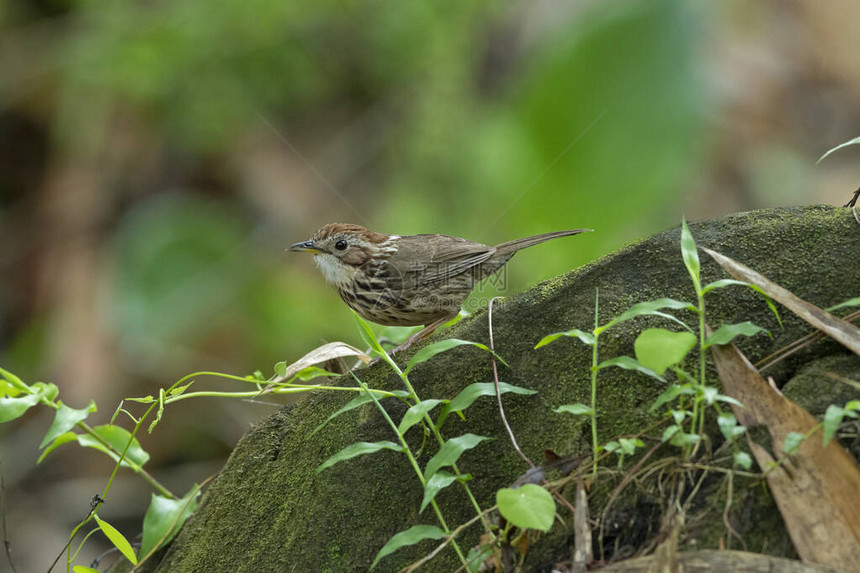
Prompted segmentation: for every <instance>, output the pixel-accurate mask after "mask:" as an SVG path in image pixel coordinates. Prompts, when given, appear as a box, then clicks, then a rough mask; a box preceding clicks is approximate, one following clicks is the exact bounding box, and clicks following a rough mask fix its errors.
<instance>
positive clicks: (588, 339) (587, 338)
mask: <svg viewBox="0 0 860 573" xmlns="http://www.w3.org/2000/svg"><path fill="white" fill-rule="evenodd" d="M562 336H571V337H575V338H578V339H580V340H581V341H582V342H584V343H585V344H587V345H589V346H594V335H593V334H591V333H588V332H583V331H581V330H579V329H578V328H574V329H572V330H568V331H567V332H556V333H555V334H549V335H547V336H544V337H543V338H541V341H540V342H538V343H537V345H535V350H537V349H538V348H540V347H541V346H546V345H547V344H549V343H550V342H554V341H556V340H558V339H559V338H561V337H562Z"/></svg>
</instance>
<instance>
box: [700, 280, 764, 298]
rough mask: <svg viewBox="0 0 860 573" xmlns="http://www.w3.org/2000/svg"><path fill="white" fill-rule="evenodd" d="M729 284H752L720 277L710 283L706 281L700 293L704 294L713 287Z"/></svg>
mask: <svg viewBox="0 0 860 573" xmlns="http://www.w3.org/2000/svg"><path fill="white" fill-rule="evenodd" d="M731 285H740V286H747V287H748V286H752V285H750V283H748V282H744V281H738V280H735V279H720V280H718V281H714V282H712V283H708V284H707V285H705V286H704V287H703V288H702V295H706V294H708V293H709V292H711V291H712V290H714V289H718V288H723V287H727V286H731Z"/></svg>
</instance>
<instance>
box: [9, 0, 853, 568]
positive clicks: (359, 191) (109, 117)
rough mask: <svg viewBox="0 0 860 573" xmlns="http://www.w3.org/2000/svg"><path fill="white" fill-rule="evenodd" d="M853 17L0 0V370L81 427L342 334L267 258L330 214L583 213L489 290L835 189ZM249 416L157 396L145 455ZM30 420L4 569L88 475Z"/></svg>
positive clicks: (228, 440)
mask: <svg viewBox="0 0 860 573" xmlns="http://www.w3.org/2000/svg"><path fill="white" fill-rule="evenodd" d="M858 24H860V4H858V3H857V2H856V1H852V0H832V1H831V2H828V3H812V2H800V1H793V2H783V1H776V0H770V1H762V2H755V3H752V2H742V1H740V0H728V1H725V2H707V1H704V0H698V1H688V2H684V1H673V0H648V1H644V0H642V1H630V0H624V1H618V2H597V1H571V2H538V3H528V4H526V3H522V4H521V3H511V2H486V1H484V2H466V3H464V2H453V1H438V2H432V3H430V2H388V3H381V2H348V1H337V2H335V1H330V0H325V1H316V2H276V1H273V0H249V1H247V2H226V1H215V2H192V1H190V0H173V1H171V2H139V1H127V2H102V1H99V0H90V1H88V2H68V1H66V2H64V1H62V0H4V2H3V3H2V4H0V365H2V366H3V367H4V368H6V369H8V370H11V371H12V372H15V373H17V374H18V375H19V376H21V377H22V378H24V379H25V380H28V381H30V382H32V381H35V380H45V381H50V382H54V383H56V384H57V385H58V386H59V387H60V389H61V397H62V398H63V400H64V401H65V402H67V403H69V404H70V405H72V406H74V407H82V406H83V405H85V404H86V402H87V401H88V400H89V399H90V398H95V399H96V401H97V402H98V404H99V406H100V412H99V413H98V414H97V415H96V418H98V419H97V420H96V421H97V422H100V423H104V422H106V421H107V420H108V419H109V417H110V415H111V413H112V412H113V410H114V408H115V407H116V404H117V403H118V402H119V400H120V399H121V398H123V397H127V396H134V395H144V394H149V393H153V392H155V391H156V390H157V388H158V387H160V386H166V385H168V384H170V383H171V382H173V381H174V380H176V379H177V378H179V377H180V376H182V375H184V374H186V373H189V372H193V371H195V370H220V371H225V372H230V373H235V374H244V373H249V372H252V371H254V370H261V371H263V372H264V373H265V374H266V375H269V374H270V373H271V367H272V364H273V363H275V362H277V361H280V360H286V361H292V360H295V359H296V358H298V357H299V356H301V355H302V354H304V353H305V352H307V351H308V350H310V349H312V348H313V347H314V346H316V345H318V344H319V343H320V342H322V341H331V340H345V341H347V342H352V343H356V344H357V343H358V336H357V334H356V332H355V329H354V326H353V322H352V319H351V318H350V315H349V312H348V310H347V308H346V306H345V305H343V304H342V303H340V301H339V299H338V298H337V295H336V294H335V293H334V291H333V290H331V289H329V288H328V287H327V286H326V285H325V284H324V283H323V281H322V278H321V277H320V276H319V275H318V273H317V271H316V268H315V267H314V266H313V264H312V262H311V259H310V257H304V256H301V255H296V254H294V253H285V252H284V248H285V247H286V246H288V245H289V244H291V243H293V242H296V241H299V240H304V239H306V238H308V237H309V236H310V235H311V234H312V233H313V231H314V230H315V229H316V228H318V227H320V226H321V225H323V224H324V223H327V222H333V221H342V222H354V223H359V224H364V225H367V226H369V227H371V228H373V229H374V230H377V231H382V232H391V233H398V234H411V233H423V232H430V233H432V232H439V233H446V234H452V235H458V236H463V237H467V238H470V239H474V240H479V241H482V242H486V243H490V244H495V243H499V242H502V241H506V240H509V239H513V238H517V237H520V236H526V235H529V234H537V233H541V232H546V231H551V230H557V229H567V228H577V227H590V228H593V229H595V230H596V231H597V232H596V233H593V234H588V235H584V236H580V237H576V238H571V239H564V240H559V241H554V242H552V243H547V244H545V245H542V246H540V247H537V248H535V249H533V250H530V251H529V252H528V253H527V254H522V255H520V256H518V257H516V258H515V259H514V260H513V262H512V264H511V265H509V267H508V273H507V275H506V281H505V283H504V288H503V289H502V292H501V294H512V293H515V292H518V291H520V290H522V289H525V288H527V287H528V286H530V285H532V284H534V283H536V282H538V281H540V280H543V279H546V278H550V277H552V276H554V275H556V274H559V273H562V272H564V271H566V270H568V269H571V268H573V267H576V266H579V265H581V264H583V263H585V262H587V261H590V260H593V259H594V258H596V257H599V256H601V255H604V254H606V253H609V252H611V251H613V250H615V249H617V248H618V247H619V246H621V245H624V244H626V243H628V242H630V241H633V240H635V239H638V238H641V237H644V236H647V235H649V234H651V233H654V232H657V231H660V230H663V229H666V228H668V227H671V226H673V225H676V224H678V222H679V221H680V218H681V216H682V215H686V216H687V217H688V218H690V219H701V218H708V217H714V216H719V215H723V214H726V213H730V212H735V211H741V210H748V209H752V208H760V207H768V206H778V205H794V204H811V203H822V202H824V203H838V204H842V203H844V202H845V201H847V199H848V198H849V196H850V194H851V191H852V190H853V189H854V188H855V187H856V185H857V184H858V178H860V167H858V161H857V152H856V151H852V150H851V148H849V149H847V150H845V151H841V152H839V153H837V154H835V155H834V156H833V157H832V158H831V159H828V161H826V162H825V163H823V164H822V165H820V166H816V165H815V160H816V159H817V158H818V157H819V156H820V155H821V154H822V153H823V152H824V151H826V150H827V149H829V148H831V147H833V146H835V145H836V144H838V143H841V142H843V141H846V140H848V139H851V138H853V137H856V136H857V135H858V134H860V106H858V105H857V102H858V101H860V66H858V65H857V54H860V35H858V34H857V33H856V30H857V29H858ZM494 292H495V291H493V290H492V289H484V290H483V291H482V292H481V293H479V294H478V295H477V296H479V297H484V298H486V297H487V296H489V295H491V294H493V293H494ZM273 407H274V406H273V405H272V404H259V403H255V404H238V403H232V404H231V403H226V401H216V400H213V401H211V402H208V403H198V404H192V403H190V402H184V403H182V404H181V405H177V406H175V407H174V408H173V409H172V410H168V412H167V414H166V417H165V422H164V423H163V424H162V426H160V427H159V429H158V431H157V432H156V434H155V435H154V436H151V437H150V436H146V437H144V440H143V443H144V447H145V448H146V449H147V450H149V451H150V453H152V454H153V459H152V461H151V462H150V464H149V466H150V471H152V472H153V473H155V474H156V475H158V476H159V477H160V478H161V479H162V480H163V482H164V483H165V484H167V485H168V486H169V487H174V488H175V491H176V492H177V493H181V492H184V491H186V490H187V489H188V487H189V486H190V484H191V482H192V481H194V480H197V481H199V480H201V479H203V478H205V477H206V476H207V475H209V474H211V473H213V472H214V471H217V469H218V468H219V467H220V466H221V464H222V463H223V461H224V459H225V457H226V455H227V454H228V453H229V451H230V449H231V448H232V447H233V445H235V442H236V440H237V439H238V438H239V437H240V436H241V435H242V434H243V433H244V431H246V429H247V427H248V424H249V423H253V422H254V421H255V420H259V419H260V418H262V417H263V416H265V415H266V414H268V413H269V412H271V411H272V409H273ZM49 423H50V415H49V414H48V413H38V412H35V413H32V415H28V416H27V417H25V418H22V419H20V420H17V421H16V422H15V423H13V424H4V425H0V438H2V445H0V447H2V449H0V454H2V462H3V464H2V471H3V472H4V476H5V482H6V492H5V494H6V499H7V505H6V506H5V511H6V514H7V521H8V522H9V523H14V524H15V526H14V528H13V529H11V530H10V531H11V534H10V540H11V542H12V547H13V550H14V551H15V554H16V556H17V561H16V564H17V565H18V567H19V570H39V569H45V568H46V567H47V565H48V564H49V563H50V561H51V560H52V559H53V556H54V555H53V552H54V548H56V551H59V549H60V548H61V547H62V545H63V543H64V542H65V538H66V536H67V534H68V530H69V527H70V526H71V525H72V524H74V523H75V522H76V521H77V520H78V519H79V518H80V517H82V516H83V515H85V513H86V510H87V508H88V503H89V499H90V497H91V496H92V495H93V494H94V493H96V492H97V491H99V490H100V489H101V487H103V484H104V480H105V478H106V475H107V471H108V470H109V464H107V463H106V462H104V463H103V462H102V460H100V459H99V457H98V455H97V454H96V453H93V452H89V451H87V452H80V451H77V450H73V448H72V446H67V447H66V449H67V451H62V450H58V451H57V452H56V453H54V454H52V456H51V457H49V458H48V459H47V461H46V462H44V463H43V464H42V465H41V466H39V467H36V466H35V458H36V457H37V445H38V442H39V441H40V440H41V437H42V435H43V433H44V431H45V429H46V428H47V426H48V424H49ZM114 494H115V498H114V499H112V500H111V503H110V504H109V505H108V506H107V507H106V508H105V509H104V510H103V516H109V517H111V518H112V519H113V522H115V523H119V524H124V532H125V533H126V534H127V535H129V536H133V535H134V534H135V533H136V532H137V531H138V529H139V523H140V518H141V516H142V512H143V511H144V509H145V507H146V504H147V503H148V501H149V493H148V491H147V489H146V488H145V487H144V486H142V485H141V484H140V483H139V482H138V481H136V480H135V479H134V478H133V477H130V476H124V478H123V480H122V481H121V482H120V485H119V486H118V487H117V489H116V490H115V492H114ZM135 527H137V528H138V529H135ZM34 531H39V532H40V533H39V537H38V538H37V539H33V537H32V532H34ZM46 547H47V548H50V550H46V549H45V548H46ZM99 547H100V546H99V542H98V541H95V542H94V543H91V544H89V545H88V547H87V549H86V550H85V552H84V554H85V555H86V556H88V557H87V558H90V557H91V556H92V555H94V554H95V553H96V552H97V551H98V549H99ZM88 551H89V553H87V552H88ZM49 554H51V555H49ZM81 562H83V561H81Z"/></svg>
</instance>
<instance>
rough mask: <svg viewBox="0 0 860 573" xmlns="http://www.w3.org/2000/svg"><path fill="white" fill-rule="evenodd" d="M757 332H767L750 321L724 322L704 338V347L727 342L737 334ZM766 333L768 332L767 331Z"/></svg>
mask: <svg viewBox="0 0 860 573" xmlns="http://www.w3.org/2000/svg"><path fill="white" fill-rule="evenodd" d="M759 332H768V331H767V330H765V329H764V328H762V327H760V326H756V325H755V324H753V323H751V322H750V321H748V320H747V321H745V322H739V323H737V324H724V325H722V326H721V327H719V328H718V329H717V330H715V331H714V332H713V334H711V335H710V336H709V337H707V338H706V339H705V348H708V347H710V346H714V345H718V346H721V345H723V344H728V343H729V342H731V341H732V340H734V339H735V337H737V336H741V335H743V336H752V335H754V334H758V333H759ZM768 335H770V333H769V332H768Z"/></svg>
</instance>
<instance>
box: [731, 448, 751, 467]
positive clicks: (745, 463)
mask: <svg viewBox="0 0 860 573" xmlns="http://www.w3.org/2000/svg"><path fill="white" fill-rule="evenodd" d="M735 465H737V466H740V467H742V468H743V469H745V470H747V471H749V469H750V468H751V467H752V458H751V457H750V455H749V454H748V453H746V452H735Z"/></svg>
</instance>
